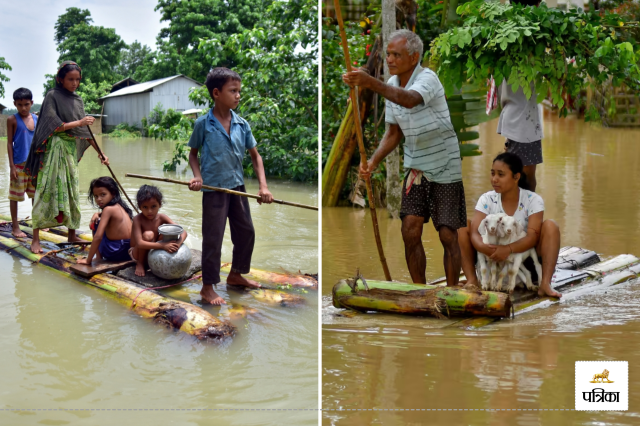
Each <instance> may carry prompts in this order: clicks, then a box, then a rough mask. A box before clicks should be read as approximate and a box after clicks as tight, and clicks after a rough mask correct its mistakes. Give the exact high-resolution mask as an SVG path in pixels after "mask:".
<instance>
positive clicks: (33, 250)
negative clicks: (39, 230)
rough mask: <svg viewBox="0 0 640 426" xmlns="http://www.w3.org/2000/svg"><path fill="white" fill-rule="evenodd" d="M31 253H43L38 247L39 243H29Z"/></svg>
mask: <svg viewBox="0 0 640 426" xmlns="http://www.w3.org/2000/svg"><path fill="white" fill-rule="evenodd" d="M31 253H35V254H40V253H43V251H42V247H40V241H32V242H31Z"/></svg>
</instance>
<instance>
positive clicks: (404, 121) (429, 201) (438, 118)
mask: <svg viewBox="0 0 640 426" xmlns="http://www.w3.org/2000/svg"><path fill="white" fill-rule="evenodd" d="M422 49H423V45H422V41H421V40H420V38H419V37H418V36H417V35H416V34H414V33H412V32H411V31H408V30H398V31H394V32H393V33H392V34H391V36H390V38H389V45H388V47H387V63H388V65H389V72H390V73H391V75H392V77H391V78H390V79H389V81H388V83H386V84H385V83H383V82H382V81H380V80H377V79H375V78H373V77H371V76H370V75H369V74H367V73H366V72H365V71H362V70H355V71H352V72H350V73H347V74H344V75H343V77H342V79H343V81H344V82H345V83H347V84H348V85H350V86H360V87H366V88H369V89H371V90H373V91H374V92H377V93H379V94H380V95H382V96H384V98H385V99H386V122H387V123H389V124H390V126H389V130H388V131H387V133H386V134H385V135H384V137H383V139H382V141H381V142H380V146H379V147H378V149H377V150H376V151H375V153H374V154H373V156H372V157H371V159H370V160H369V162H368V164H362V165H361V166H360V174H361V175H362V176H363V177H367V176H369V175H370V174H371V172H372V171H374V170H375V169H376V168H377V167H378V164H379V163H380V161H382V160H383V159H384V158H385V157H386V156H387V155H388V154H389V153H390V152H391V151H393V150H394V149H395V148H396V147H397V146H398V145H399V144H400V141H401V140H402V138H403V137H404V139H405V141H404V167H405V170H406V177H405V179H404V185H403V191H402V207H401V209H400V217H401V218H402V238H403V239H404V244H405V257H406V261H407V266H408V267H409V272H410V274H411V278H412V280H413V282H415V283H426V282H427V280H426V268H427V259H426V256H425V252H424V247H423V246H422V229H423V227H424V223H425V222H428V221H429V219H430V218H431V219H432V220H433V225H434V226H435V228H436V230H437V231H438V233H439V236H440V241H441V243H442V246H443V247H444V269H445V273H446V276H447V285H449V286H453V285H457V284H458V278H459V276H460V267H461V255H460V247H459V246H458V233H457V230H458V229H459V228H462V227H465V226H466V225H467V214H466V207H465V200H464V187H463V185H462V163H461V160H460V148H459V146H458V138H457V137H456V133H455V131H454V129H453V125H452V124H451V117H450V116H449V107H448V105H447V101H446V99H445V96H444V88H443V87H442V84H441V83H440V80H438V76H437V75H436V74H435V73H434V72H433V71H431V70H430V69H428V68H422V67H421V66H420V58H422Z"/></svg>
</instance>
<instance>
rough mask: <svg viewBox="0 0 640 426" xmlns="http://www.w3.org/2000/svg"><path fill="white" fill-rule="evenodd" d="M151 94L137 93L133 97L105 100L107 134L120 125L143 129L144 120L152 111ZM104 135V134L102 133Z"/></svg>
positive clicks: (105, 129) (105, 128) (105, 127)
mask: <svg viewBox="0 0 640 426" xmlns="http://www.w3.org/2000/svg"><path fill="white" fill-rule="evenodd" d="M150 95H151V93H150V92H147V93H135V94H132V95H126V96H118V97H115V98H107V99H105V100H104V113H103V114H104V115H106V117H103V119H104V126H103V129H104V131H105V132H108V131H110V130H112V129H113V128H114V127H115V126H117V125H118V124H120V123H128V124H130V125H132V126H136V127H139V128H142V122H141V120H142V118H143V117H146V116H147V115H149V111H151V107H150V102H149V98H150ZM100 133H102V132H100Z"/></svg>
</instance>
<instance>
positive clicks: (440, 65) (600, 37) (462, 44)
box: [427, 0, 640, 120]
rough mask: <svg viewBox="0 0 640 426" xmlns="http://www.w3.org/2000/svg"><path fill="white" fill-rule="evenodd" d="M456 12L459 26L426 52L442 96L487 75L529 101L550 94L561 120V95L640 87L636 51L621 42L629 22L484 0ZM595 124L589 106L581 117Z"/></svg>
mask: <svg viewBox="0 0 640 426" xmlns="http://www.w3.org/2000/svg"><path fill="white" fill-rule="evenodd" d="M458 13H459V14H461V15H463V16H464V17H465V20H464V23H463V24H462V25H461V26H460V27H456V28H452V29H450V30H449V31H447V32H446V33H443V34H441V35H440V36H439V37H438V38H437V39H435V40H434V42H433V43H432V45H431V52H430V54H431V56H430V60H431V63H432V64H433V65H435V66H436V67H437V72H438V77H439V78H440V80H441V81H442V84H443V86H444V88H445V90H446V91H447V94H451V93H453V91H454V90H455V89H456V88H460V87H461V86H462V85H463V84H464V83H465V82H467V81H469V80H473V81H474V82H476V83H477V84H480V85H484V82H486V81H487V79H488V78H489V77H490V76H493V77H494V78H495V80H496V84H501V83H502V81H503V80H506V81H507V83H508V84H510V85H511V86H512V88H513V90H517V89H518V87H522V89H523V91H524V93H525V95H526V96H527V97H530V96H531V94H532V90H531V87H532V86H533V87H535V89H536V92H537V101H538V102H541V101H542V100H543V98H544V97H546V96H547V93H549V94H550V100H551V103H552V104H553V105H556V106H557V107H558V108H559V113H560V115H566V113H567V108H566V107H565V96H564V95H569V97H570V98H572V99H578V96H579V94H580V92H581V91H582V90H583V89H585V88H586V87H587V86H591V87H597V85H599V84H603V83H605V82H608V81H609V80H611V84H612V85H613V86H620V85H621V84H626V85H628V86H629V87H631V88H633V89H635V90H637V89H638V88H639V87H640V68H639V67H638V62H639V61H640V49H638V46H637V45H635V46H634V43H631V42H629V41H624V40H626V39H628V38H627V37H628V36H627V33H628V32H630V31H637V30H638V29H639V27H638V24H637V22H633V21H630V20H629V18H628V17H624V16H620V15H616V14H612V13H611V14H606V15H604V16H600V15H599V14H597V13H583V12H582V11H581V10H577V11H576V10H569V11H566V12H563V11H560V10H557V9H551V8H547V6H546V5H545V4H544V3H543V4H541V5H540V6H539V7H523V6H520V5H503V4H500V3H499V2H497V1H492V2H484V1H483V0H474V1H472V2H470V3H466V4H465V5H463V6H460V7H459V8H458ZM634 49H635V50H634ZM427 55H428V54H427ZM599 118H600V117H599V115H598V112H597V111H596V110H595V106H593V105H592V106H591V108H590V110H589V111H587V114H586V119H587V120H596V119H599Z"/></svg>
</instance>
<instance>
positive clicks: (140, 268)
mask: <svg viewBox="0 0 640 426" xmlns="http://www.w3.org/2000/svg"><path fill="white" fill-rule="evenodd" d="M146 273H147V272H146V271H145V270H144V265H142V264H141V263H136V275H137V276H139V277H144V276H145V275H146Z"/></svg>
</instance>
